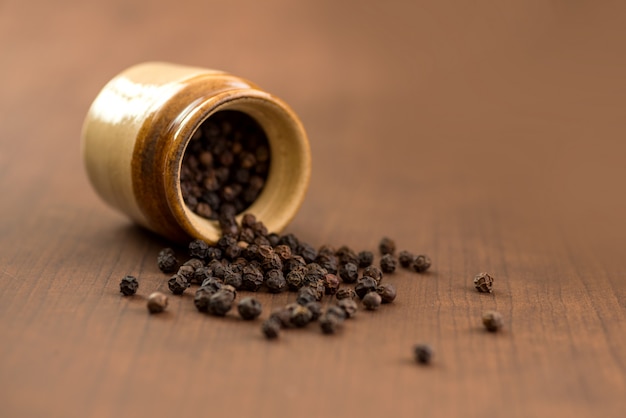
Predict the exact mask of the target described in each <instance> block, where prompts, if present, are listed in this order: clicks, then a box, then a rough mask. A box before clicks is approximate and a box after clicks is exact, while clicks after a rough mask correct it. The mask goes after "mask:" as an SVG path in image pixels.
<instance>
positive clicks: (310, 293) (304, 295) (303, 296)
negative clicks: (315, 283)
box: [296, 286, 318, 305]
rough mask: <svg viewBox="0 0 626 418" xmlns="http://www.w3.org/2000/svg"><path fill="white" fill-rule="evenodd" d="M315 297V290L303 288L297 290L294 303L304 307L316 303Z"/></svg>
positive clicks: (307, 287)
mask: <svg viewBox="0 0 626 418" xmlns="http://www.w3.org/2000/svg"><path fill="white" fill-rule="evenodd" d="M317 296H318V293H317V290H316V289H313V288H311V287H309V286H304V287H301V288H300V289H299V290H298V297H297V298H296V303H298V304H299V305H306V304H308V303H310V302H315V301H318V299H317Z"/></svg>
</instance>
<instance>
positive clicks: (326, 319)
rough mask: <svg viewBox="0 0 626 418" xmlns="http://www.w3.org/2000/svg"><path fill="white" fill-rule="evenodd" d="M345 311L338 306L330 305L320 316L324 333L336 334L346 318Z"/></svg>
mask: <svg viewBox="0 0 626 418" xmlns="http://www.w3.org/2000/svg"><path fill="white" fill-rule="evenodd" d="M345 318H346V316H345V312H344V311H343V309H341V308H340V307H338V306H331V307H329V308H328V309H327V310H326V312H325V313H324V315H322V316H321V317H320V318H319V324H320V328H321V329H322V333H324V334H334V333H336V332H337V330H338V329H339V328H340V327H341V325H342V324H343V322H344V320H345Z"/></svg>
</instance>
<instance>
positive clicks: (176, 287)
mask: <svg viewBox="0 0 626 418" xmlns="http://www.w3.org/2000/svg"><path fill="white" fill-rule="evenodd" d="M167 287H168V288H169V289H170V291H171V292H172V293H173V294H175V295H182V294H183V292H184V291H185V290H186V289H187V288H188V287H189V282H188V281H187V279H185V278H184V277H183V276H181V275H178V274H175V275H173V276H172V277H171V278H170V279H169V280H168V281H167Z"/></svg>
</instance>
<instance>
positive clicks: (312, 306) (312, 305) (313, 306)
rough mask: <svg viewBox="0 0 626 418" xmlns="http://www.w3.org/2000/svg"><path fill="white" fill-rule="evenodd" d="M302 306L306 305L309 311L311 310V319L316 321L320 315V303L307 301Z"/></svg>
mask: <svg viewBox="0 0 626 418" xmlns="http://www.w3.org/2000/svg"><path fill="white" fill-rule="evenodd" d="M304 306H306V307H307V308H308V309H309V311H311V315H312V317H311V321H317V319H318V318H319V317H320V316H321V315H322V304H321V303H319V302H318V301H315V302H309V303H307V304H306V305H304Z"/></svg>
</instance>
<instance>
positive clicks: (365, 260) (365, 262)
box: [357, 251, 374, 268]
mask: <svg viewBox="0 0 626 418" xmlns="http://www.w3.org/2000/svg"><path fill="white" fill-rule="evenodd" d="M357 255H358V257H359V267H361V268H365V267H368V266H371V265H372V263H373V262H374V253H372V252H371V251H361V252H359V253H358V254H357Z"/></svg>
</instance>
